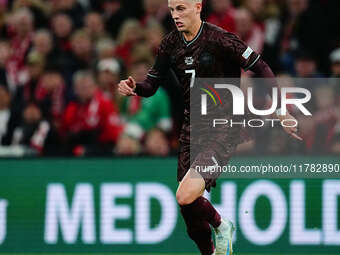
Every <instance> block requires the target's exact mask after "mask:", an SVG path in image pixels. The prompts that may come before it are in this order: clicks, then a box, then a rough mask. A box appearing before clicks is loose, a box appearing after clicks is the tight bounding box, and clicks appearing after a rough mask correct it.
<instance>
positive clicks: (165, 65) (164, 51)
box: [135, 38, 170, 97]
mask: <svg viewBox="0 0 340 255" xmlns="http://www.w3.org/2000/svg"><path fill="white" fill-rule="evenodd" d="M169 47H170V45H169V43H168V39H167V38H165V39H163V41H162V42H161V45H160V46H159V49H158V52H157V56H156V60H155V63H154V65H153V66H152V68H151V69H150V70H149V72H148V74H147V78H146V80H145V81H144V82H141V83H137V84H136V89H135V92H136V93H137V95H138V96H143V97H150V96H152V95H154V94H155V93H156V91H157V89H158V87H159V85H160V83H161V81H162V79H163V78H164V76H165V75H166V73H167V72H168V70H169V68H170V54H169V53H168V50H169Z"/></svg>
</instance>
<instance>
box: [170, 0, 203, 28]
mask: <svg viewBox="0 0 340 255" xmlns="http://www.w3.org/2000/svg"><path fill="white" fill-rule="evenodd" d="M168 6H169V10H170V13H171V16H172V18H173V20H174V22H175V25H176V27H177V29H178V31H181V32H189V31H190V29H191V27H192V26H193V24H195V23H196V22H197V21H199V20H200V13H201V10H202V4H201V3H197V2H195V1H192V0H169V1H168Z"/></svg>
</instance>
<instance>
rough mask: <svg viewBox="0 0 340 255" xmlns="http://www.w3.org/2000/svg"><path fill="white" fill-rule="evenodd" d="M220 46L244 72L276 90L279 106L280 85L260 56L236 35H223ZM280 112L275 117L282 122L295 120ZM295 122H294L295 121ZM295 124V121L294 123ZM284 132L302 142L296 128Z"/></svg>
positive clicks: (285, 128) (286, 128) (288, 114)
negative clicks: (248, 71) (251, 72)
mask: <svg viewBox="0 0 340 255" xmlns="http://www.w3.org/2000/svg"><path fill="white" fill-rule="evenodd" d="M222 45H223V47H224V49H225V50H226V53H227V55H228V56H231V60H232V61H233V62H235V63H236V64H238V65H239V66H240V67H242V68H243V69H244V70H245V71H247V70H251V71H253V72H254V73H255V74H256V76H257V77H261V78H265V79H264V82H265V85H266V86H267V87H268V88H269V89H270V91H271V89H272V88H273V87H276V88H278V99H279V104H280V99H281V94H280V85H279V84H278V82H277V80H276V78H275V75H274V73H273V71H272V70H271V68H270V67H269V66H268V64H267V63H266V62H264V61H263V60H262V59H261V57H260V55H259V54H257V53H256V52H255V51H253V50H252V49H251V48H250V47H248V46H247V45H246V44H245V43H244V42H243V41H242V40H241V39H240V38H239V37H238V36H237V35H235V34H233V33H228V32H226V33H224V35H223V37H222ZM280 113H281V111H277V117H278V118H279V119H280V120H281V121H283V120H288V119H289V120H295V118H294V117H293V116H292V115H290V113H288V112H287V114H286V115H281V114H280ZM295 121H296V120H295ZM296 123H297V121H296ZM284 130H285V131H286V132H287V133H288V134H290V135H291V136H292V137H294V138H296V139H298V140H302V138H301V137H299V136H298V135H297V128H296V127H284Z"/></svg>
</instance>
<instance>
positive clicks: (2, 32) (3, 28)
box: [0, 0, 8, 39]
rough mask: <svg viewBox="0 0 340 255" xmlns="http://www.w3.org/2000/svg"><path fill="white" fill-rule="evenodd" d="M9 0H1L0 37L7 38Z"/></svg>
mask: <svg viewBox="0 0 340 255" xmlns="http://www.w3.org/2000/svg"><path fill="white" fill-rule="evenodd" d="M7 6H8V2H7V0H0V38H2V39H4V38H7V24H6V18H7V14H8V9H7Z"/></svg>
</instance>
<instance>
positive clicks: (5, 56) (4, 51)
mask: <svg viewBox="0 0 340 255" xmlns="http://www.w3.org/2000/svg"><path fill="white" fill-rule="evenodd" d="M10 56H11V48H10V46H9V44H8V43H7V42H6V41H0V84H1V85H3V86H6V87H8V88H10V84H9V80H8V75H7V70H6V64H7V61H8V60H9V58H10Z"/></svg>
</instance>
